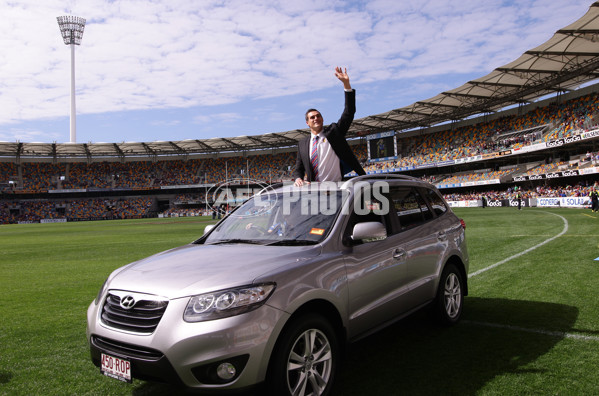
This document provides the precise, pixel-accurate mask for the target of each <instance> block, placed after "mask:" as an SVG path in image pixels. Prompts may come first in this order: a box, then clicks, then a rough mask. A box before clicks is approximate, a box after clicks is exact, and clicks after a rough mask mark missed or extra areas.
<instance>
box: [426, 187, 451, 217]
mask: <svg viewBox="0 0 599 396" xmlns="http://www.w3.org/2000/svg"><path fill="white" fill-rule="evenodd" d="M425 191H426V192H425V194H426V195H427V196H428V199H429V202H430V203H431V206H432V208H433V211H434V212H435V213H436V214H437V216H441V215H442V214H443V213H445V212H447V206H446V205H445V201H443V198H441V196H440V195H439V193H437V192H436V191H435V190H432V189H430V188H427V189H425Z"/></svg>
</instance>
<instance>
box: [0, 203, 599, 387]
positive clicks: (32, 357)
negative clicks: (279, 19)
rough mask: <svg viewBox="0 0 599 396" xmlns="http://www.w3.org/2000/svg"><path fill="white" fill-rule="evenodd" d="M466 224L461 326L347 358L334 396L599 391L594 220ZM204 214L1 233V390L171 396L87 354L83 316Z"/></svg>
mask: <svg viewBox="0 0 599 396" xmlns="http://www.w3.org/2000/svg"><path fill="white" fill-rule="evenodd" d="M455 212H456V213H457V214H458V215H459V216H460V217H462V218H464V220H465V221H466V225H467V229H466V233H467V239H468V248H469V252H470V260H471V261H470V274H471V276H470V279H469V285H470V295H469V296H468V297H467V298H466V301H465V310H464V316H463V321H462V322H460V323H459V324H458V325H456V326H454V327H451V328H440V327H437V326H436V325H434V324H433V323H431V322H430V321H429V320H428V316H427V315H425V314H424V313H418V314H415V315H413V316H412V317H410V318H408V319H406V320H404V321H402V322H399V323H397V324H395V325H393V326H391V327H388V328H386V329H385V330H383V331H382V332H380V333H377V335H376V336H372V337H368V338H366V339H363V340H361V341H359V342H357V343H355V344H353V345H352V346H351V347H350V349H349V353H348V356H347V358H346V361H345V363H344V366H343V368H342V371H341V373H340V377H339V378H338V387H337V389H336V392H335V395H338V396H339V395H343V396H353V395H361V396H362V395H371V396H375V395H383V396H387V395H593V394H599V375H597V368H598V367H599V287H598V286H599V261H596V260H595V259H597V258H599V215H598V214H593V213H591V212H590V211H589V210H584V211H583V210H575V209H528V208H527V209H525V210H522V211H520V212H519V211H518V210H516V209H513V208H486V209H482V208H473V209H456V210H455ZM209 223H212V221H211V220H210V221H208V220H200V219H198V218H181V219H148V220H119V221H101V222H87V223H66V224H65V223H63V224H27V225H2V226H0V395H28V396H29V395H131V394H133V395H138V396H139V395H162V394H164V395H167V394H168V395H173V394H176V393H177V390H176V389H173V388H171V387H169V386H167V385H161V384H153V383H146V382H143V381H137V380H135V381H134V382H133V384H131V385H130V384H126V383H122V382H119V381H116V380H113V379H110V378H107V377H104V376H102V375H100V372H99V369H97V368H96V367H95V366H94V365H93V364H92V363H91V361H90V359H89V352H88V347H87V342H86V340H85V321H86V311H87V306H88V305H89V303H90V302H91V301H92V300H93V299H94V297H95V295H96V293H97V292H98V290H99V288H100V286H101V285H102V283H103V282H104V280H105V278H106V277H107V276H108V274H109V273H110V272H111V271H112V270H113V269H115V268H117V267H119V266H121V265H124V264H126V263H128V262H131V261H134V260H136V259H139V258H142V257H145V256H148V255H150V254H152V253H155V252H158V251H161V250H165V249H167V248H170V247H174V246H178V245H182V244H184V243H187V242H190V241H192V240H194V239H195V238H197V237H198V236H200V235H201V234H202V231H203V228H204V226H205V225H207V224H209Z"/></svg>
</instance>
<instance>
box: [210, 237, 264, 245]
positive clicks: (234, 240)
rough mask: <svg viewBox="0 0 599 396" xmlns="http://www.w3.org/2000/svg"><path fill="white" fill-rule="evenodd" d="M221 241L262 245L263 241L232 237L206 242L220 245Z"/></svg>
mask: <svg viewBox="0 0 599 396" xmlns="http://www.w3.org/2000/svg"><path fill="white" fill-rule="evenodd" d="M222 243H247V244H250V245H262V244H263V242H262V241H258V240H255V239H239V238H232V239H221V240H220V241H216V242H212V243H207V245H220V244H222Z"/></svg>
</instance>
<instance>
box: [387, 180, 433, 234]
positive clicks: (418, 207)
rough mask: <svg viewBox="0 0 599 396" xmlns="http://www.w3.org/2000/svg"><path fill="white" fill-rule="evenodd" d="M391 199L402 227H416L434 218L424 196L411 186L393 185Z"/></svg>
mask: <svg viewBox="0 0 599 396" xmlns="http://www.w3.org/2000/svg"><path fill="white" fill-rule="evenodd" d="M390 199H391V203H392V206H393V208H394V209H395V212H396V213H397V218H398V219H399V226H400V228H401V229H402V230H403V229H406V228H410V227H415V226H417V225H419V224H422V223H424V222H425V221H428V220H430V219H432V218H433V214H432V213H431V211H430V210H429V208H428V206H427V204H426V202H425V201H424V199H423V198H422V196H421V195H420V194H419V193H418V192H417V191H416V190H415V189H413V188H410V187H392V188H391V190H390Z"/></svg>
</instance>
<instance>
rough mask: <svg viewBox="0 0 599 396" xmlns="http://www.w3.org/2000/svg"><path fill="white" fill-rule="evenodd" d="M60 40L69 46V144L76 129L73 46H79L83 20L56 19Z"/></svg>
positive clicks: (62, 17)
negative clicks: (60, 35)
mask: <svg viewBox="0 0 599 396" xmlns="http://www.w3.org/2000/svg"><path fill="white" fill-rule="evenodd" d="M56 20H57V21H58V27H59V28H60V33H61V34H62V39H63V40H64V43H65V44H66V45H70V46H71V134H70V137H71V143H75V142H76V141H77V127H76V123H75V45H80V44H81V39H82V38H83V29H85V19H83V18H79V17H76V16H70V15H69V16H59V17H56Z"/></svg>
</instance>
